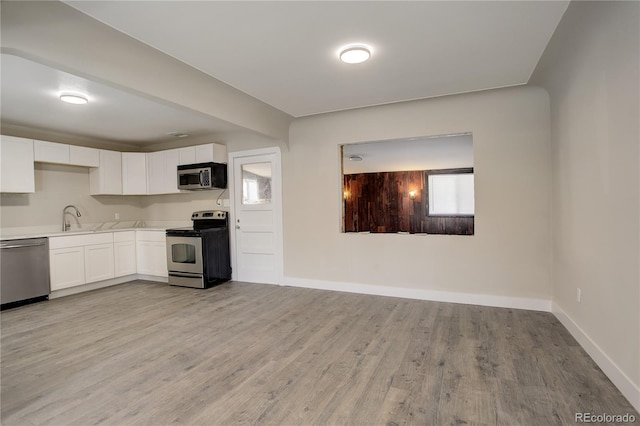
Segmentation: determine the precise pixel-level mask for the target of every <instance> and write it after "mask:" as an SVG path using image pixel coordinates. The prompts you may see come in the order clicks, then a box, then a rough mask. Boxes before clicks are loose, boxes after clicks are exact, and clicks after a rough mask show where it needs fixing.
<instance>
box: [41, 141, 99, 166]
mask: <svg viewBox="0 0 640 426" xmlns="http://www.w3.org/2000/svg"><path fill="white" fill-rule="evenodd" d="M33 157H34V161H37V162H42V163H56V164H68V165H71V166H83V167H99V166H100V151H99V150H98V149H95V148H88V147H84V146H75V145H67V144H63V143H55V142H47V141H38V140H34V141H33Z"/></svg>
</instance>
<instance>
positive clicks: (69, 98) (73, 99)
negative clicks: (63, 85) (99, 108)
mask: <svg viewBox="0 0 640 426" xmlns="http://www.w3.org/2000/svg"><path fill="white" fill-rule="evenodd" d="M60 100H61V101H62V102H66V103H68V104H75V105H84V104H86V103H88V102H89V100H88V99H87V98H86V97H85V96H83V95H73V94H69V93H65V94H62V95H60Z"/></svg>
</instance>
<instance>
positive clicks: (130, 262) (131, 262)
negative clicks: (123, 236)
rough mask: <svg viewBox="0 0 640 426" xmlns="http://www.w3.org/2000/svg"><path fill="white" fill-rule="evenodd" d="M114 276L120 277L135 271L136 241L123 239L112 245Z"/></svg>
mask: <svg viewBox="0 0 640 426" xmlns="http://www.w3.org/2000/svg"><path fill="white" fill-rule="evenodd" d="M113 255H114V262H115V263H114V266H115V276H116V277H122V276H124V275H131V274H135V273H136V243H135V241H123V242H119V243H114V245H113Z"/></svg>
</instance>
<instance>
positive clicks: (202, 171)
mask: <svg viewBox="0 0 640 426" xmlns="http://www.w3.org/2000/svg"><path fill="white" fill-rule="evenodd" d="M203 173H204V170H200V177H199V178H198V181H199V182H200V186H202V174H203Z"/></svg>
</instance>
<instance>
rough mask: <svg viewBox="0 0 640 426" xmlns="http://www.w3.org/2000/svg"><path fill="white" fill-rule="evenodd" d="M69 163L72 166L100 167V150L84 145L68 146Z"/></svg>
mask: <svg viewBox="0 0 640 426" xmlns="http://www.w3.org/2000/svg"><path fill="white" fill-rule="evenodd" d="M69 164H71V165H73V166H84V167H100V150H99V149H95V148H87V147H86V146H75V145H70V146H69Z"/></svg>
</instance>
